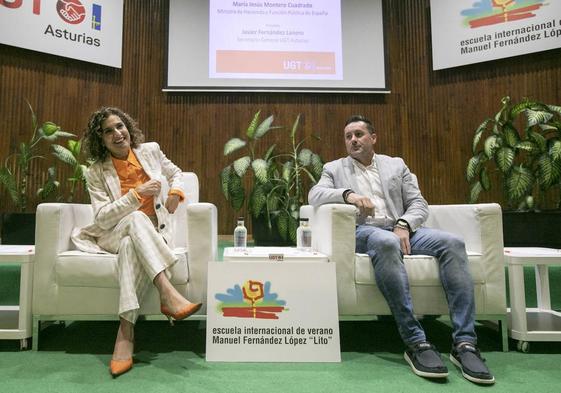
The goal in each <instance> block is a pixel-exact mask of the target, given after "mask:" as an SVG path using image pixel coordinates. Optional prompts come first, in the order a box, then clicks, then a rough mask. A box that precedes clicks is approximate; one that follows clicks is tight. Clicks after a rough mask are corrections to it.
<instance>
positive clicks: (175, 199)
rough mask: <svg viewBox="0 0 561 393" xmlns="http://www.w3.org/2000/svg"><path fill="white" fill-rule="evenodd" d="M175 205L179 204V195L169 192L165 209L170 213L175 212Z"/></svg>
mask: <svg viewBox="0 0 561 393" xmlns="http://www.w3.org/2000/svg"><path fill="white" fill-rule="evenodd" d="M177 206H179V195H176V194H171V195H169V196H168V199H166V209H167V210H168V212H169V213H170V214H173V213H175V211H176V210H177Z"/></svg>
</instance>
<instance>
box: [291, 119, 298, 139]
mask: <svg viewBox="0 0 561 393" xmlns="http://www.w3.org/2000/svg"><path fill="white" fill-rule="evenodd" d="M299 125H300V114H299V115H298V116H296V120H294V123H293V124H292V130H291V131H290V138H294V136H295V135H296V131H297V130H298V126H299Z"/></svg>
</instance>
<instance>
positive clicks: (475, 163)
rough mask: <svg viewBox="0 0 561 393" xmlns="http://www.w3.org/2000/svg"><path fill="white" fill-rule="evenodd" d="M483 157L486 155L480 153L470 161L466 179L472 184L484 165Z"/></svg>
mask: <svg viewBox="0 0 561 393" xmlns="http://www.w3.org/2000/svg"><path fill="white" fill-rule="evenodd" d="M482 157H484V154H482V153H479V154H477V155H475V156H473V157H471V158H470V159H469V161H468V164H467V168H466V179H467V181H468V182H471V181H472V180H473V179H474V178H475V176H476V175H477V173H478V172H479V168H480V167H481V163H482Z"/></svg>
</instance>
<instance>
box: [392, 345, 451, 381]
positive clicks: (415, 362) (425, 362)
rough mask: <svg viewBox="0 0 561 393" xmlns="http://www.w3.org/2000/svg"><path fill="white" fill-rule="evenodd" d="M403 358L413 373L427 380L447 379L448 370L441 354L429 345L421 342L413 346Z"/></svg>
mask: <svg viewBox="0 0 561 393" xmlns="http://www.w3.org/2000/svg"><path fill="white" fill-rule="evenodd" d="M403 357H404V358H405V360H406V361H407V363H409V365H410V366H411V369H412V370H413V372H414V373H415V374H417V375H419V376H421V377H425V378H446V377H447V376H448V369H447V368H446V366H445V365H444V363H442V359H440V353H438V351H437V350H436V348H435V347H434V346H433V345H432V344H430V343H428V342H421V343H417V344H413V345H412V346H411V347H410V348H409V349H408V350H407V351H405V353H404V354H403Z"/></svg>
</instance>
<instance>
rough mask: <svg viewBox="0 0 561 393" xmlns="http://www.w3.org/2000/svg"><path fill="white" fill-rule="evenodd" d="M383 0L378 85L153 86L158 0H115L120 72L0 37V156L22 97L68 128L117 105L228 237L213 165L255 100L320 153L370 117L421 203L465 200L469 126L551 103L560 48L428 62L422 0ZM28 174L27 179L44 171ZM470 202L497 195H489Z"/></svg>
mask: <svg viewBox="0 0 561 393" xmlns="http://www.w3.org/2000/svg"><path fill="white" fill-rule="evenodd" d="M383 6H384V20H385V32H386V44H387V48H386V50H387V64H388V81H389V87H390V89H391V93H390V94H374V95H359V94H356V95H353V94H302V93H296V94H285V93H267V94H265V93H176V94H169V93H164V92H162V91H161V90H162V87H163V85H164V78H165V63H166V59H165V48H166V15H167V7H168V2H167V1H166V0H153V1H131V0H126V1H125V13H124V38H123V66H122V69H120V70H117V69H113V68H109V67H104V66H100V65H94V64H89V63H85V62H81V61H76V60H71V59H65V58H61V57H57V56H53V55H47V54H42V53H38V52H32V51H28V50H25V49H19V48H14V47H10V46H6V45H0V122H1V123H0V124H1V125H2V134H3V137H2V139H1V140H2V142H0V158H1V159H2V160H4V158H5V157H6V156H7V154H8V153H9V152H11V151H13V150H14V149H16V147H17V146H18V145H19V143H20V142H21V141H22V140H28V139H29V137H30V131H29V130H30V116H29V111H28V109H27V106H26V104H25V101H24V99H27V100H28V101H29V102H30V104H31V105H32V106H33V108H34V109H35V111H36V112H37V115H38V117H39V119H41V120H43V121H44V120H52V121H54V122H56V123H57V124H60V125H62V126H63V128H64V129H65V130H68V131H74V132H76V133H81V132H82V131H83V130H84V127H85V125H86V121H87V118H88V116H89V114H90V113H91V112H92V111H94V110H95V109H97V108H98V107H100V106H102V105H112V106H118V107H121V108H123V109H124V110H125V111H127V112H129V113H130V114H131V115H132V116H133V117H135V118H136V119H137V120H138V122H139V125H140V127H141V128H142V129H143V130H144V131H145V134H146V139H147V140H149V141H150V140H155V141H158V142H159V143H160V145H161V146H162V148H163V150H164V151H165V152H166V154H167V155H168V157H169V158H170V159H171V160H172V161H174V162H175V163H176V164H177V165H179V166H180V167H181V168H182V169H183V170H189V171H194V172H196V173H197V175H198V176H199V180H200V186H201V190H200V199H201V201H208V202H212V203H214V204H216V205H217V207H218V211H219V233H222V234H228V233H230V232H231V230H232V228H233V226H234V217H236V216H237V215H238V214H237V213H235V212H234V211H233V210H232V209H231V208H230V207H229V206H228V204H227V202H226V201H225V199H224V197H223V196H222V194H221V191H220V185H219V173H220V170H221V169H222V168H223V167H224V166H225V165H227V163H228V162H229V160H227V159H226V158H224V157H223V155H222V150H223V145H224V143H225V142H226V141H227V140H228V139H229V138H231V137H233V136H239V135H241V133H242V132H243V131H244V130H245V128H246V127H247V124H248V123H249V121H250V119H251V118H252V116H253V114H254V113H255V112H256V111H257V110H258V109H261V110H262V113H263V114H264V115H269V114H274V115H275V119H276V120H275V123H276V124H279V125H286V126H291V124H292V122H293V121H294V119H295V118H296V116H297V114H302V118H301V135H309V134H312V133H315V134H318V135H320V136H321V140H320V141H315V140H314V141H313V142H311V143H310V144H309V147H310V148H311V149H312V150H314V151H316V152H318V153H319V154H320V155H321V156H322V157H323V159H324V160H326V161H327V160H332V159H335V158H338V157H340V156H342V155H344V154H345V148H344V143H343V138H342V128H343V123H344V121H345V119H346V118H347V117H348V116H349V115H351V114H356V113H361V114H365V115H367V116H369V117H371V118H372V119H373V120H374V123H375V126H376V128H377V130H378V143H377V151H379V152H383V153H385V154H389V155H399V156H402V157H403V158H404V159H405V160H406V162H407V163H408V164H409V166H410V168H411V170H412V171H413V172H414V173H416V174H417V176H418V178H419V183H420V187H421V190H422V191H423V194H424V196H425V198H426V199H427V200H428V201H429V203H431V204H442V203H465V202H466V201H467V195H468V185H467V183H466V181H465V175H464V173H465V165H466V163H467V160H468V159H469V157H470V153H471V140H472V136H473V131H474V130H475V129H476V128H477V126H478V125H479V124H480V123H481V122H482V120H483V119H484V118H486V117H487V116H490V115H492V114H494V113H495V112H496V111H498V109H499V108H500V99H501V97H503V96H505V95H510V96H511V97H512V98H513V99H515V100H519V99H521V98H523V97H531V98H534V99H538V100H541V101H544V102H546V103H550V104H558V105H559V104H561V82H560V76H561V50H559V49H557V50H551V51H547V52H542V53H537V54H530V55H526V56H519V57H515V58H509V59H503V60H498V61H492V62H487V63H480V64H475V65H468V66H463V67H458V68H453V69H449V70H442V71H432V61H431V36H430V9H429V0H384V1H383ZM365 39H368V37H365ZM360 55H361V54H360V53H356V54H355V56H360ZM281 135H282V131H277V132H276V134H275V135H271V137H269V138H268V139H267V140H265V141H263V142H264V146H265V145H268V144H269V143H270V142H272V141H273V140H274V139H279V138H280V136H281ZM39 167H41V166H40V165H39ZM39 169H40V168H39ZM35 173H36V174H35V175H34V177H33V179H32V187H34V186H36V184H38V183H39V182H41V181H42V180H43V178H44V174H43V171H40V170H37V169H36V172H35ZM1 201H2V203H1V204H0V211H7V210H10V209H11V206H10V202H9V198H8V197H7V195H6V194H5V193H4V192H2V194H1ZM482 201H499V202H500V201H501V195H500V192H498V191H495V192H494V193H490V194H487V195H485V196H484V198H483V199H482Z"/></svg>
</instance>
